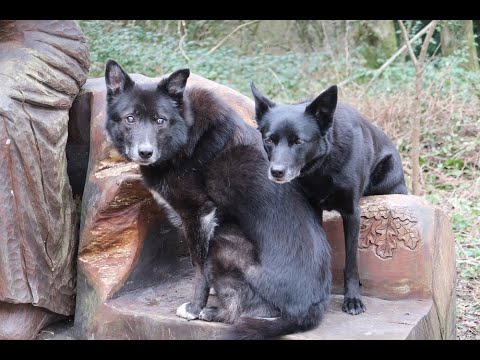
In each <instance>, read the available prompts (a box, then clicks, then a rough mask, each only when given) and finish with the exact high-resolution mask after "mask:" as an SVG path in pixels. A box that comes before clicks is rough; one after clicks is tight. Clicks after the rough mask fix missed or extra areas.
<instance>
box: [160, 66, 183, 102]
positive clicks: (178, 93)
mask: <svg viewBox="0 0 480 360" xmlns="http://www.w3.org/2000/svg"><path fill="white" fill-rule="evenodd" d="M189 76H190V69H180V70H177V71H175V72H173V73H172V74H171V75H170V76H169V77H168V78H167V79H165V80H163V81H161V82H160V84H158V88H159V89H163V90H164V91H166V92H167V94H168V95H170V96H171V97H172V98H173V99H175V100H176V101H181V100H182V99H183V92H184V90H185V86H186V84H187V79H188V77H189Z"/></svg>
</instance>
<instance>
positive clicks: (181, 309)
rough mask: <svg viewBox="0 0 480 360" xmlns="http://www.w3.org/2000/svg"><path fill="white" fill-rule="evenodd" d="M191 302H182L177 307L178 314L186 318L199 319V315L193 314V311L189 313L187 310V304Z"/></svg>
mask: <svg viewBox="0 0 480 360" xmlns="http://www.w3.org/2000/svg"><path fill="white" fill-rule="evenodd" d="M189 304H190V303H189V302H186V303H185V304H182V305H180V306H179V307H178V309H177V316H179V317H181V318H184V319H187V320H195V319H198V316H196V315H194V314H192V313H189V312H188V311H187V306H188V305H189Z"/></svg>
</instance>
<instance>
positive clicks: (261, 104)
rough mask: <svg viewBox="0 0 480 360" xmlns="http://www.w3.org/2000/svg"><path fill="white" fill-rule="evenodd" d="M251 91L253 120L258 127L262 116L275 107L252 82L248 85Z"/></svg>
mask: <svg viewBox="0 0 480 360" xmlns="http://www.w3.org/2000/svg"><path fill="white" fill-rule="evenodd" d="M250 88H251V89H252V94H253V99H254V100H255V118H256V120H257V123H258V125H260V124H261V122H262V118H263V115H265V113H266V112H267V111H268V110H269V109H271V108H273V107H274V106H275V103H274V102H273V101H270V100H268V99H267V98H266V97H265V96H264V95H263V94H262V93H261V92H260V91H259V90H258V89H257V87H256V86H255V84H254V83H253V81H252V82H251V83H250Z"/></svg>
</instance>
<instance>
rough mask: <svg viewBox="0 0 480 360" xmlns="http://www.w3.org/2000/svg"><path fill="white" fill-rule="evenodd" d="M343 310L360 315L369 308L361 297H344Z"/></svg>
mask: <svg viewBox="0 0 480 360" xmlns="http://www.w3.org/2000/svg"><path fill="white" fill-rule="evenodd" d="M342 310H343V311H345V312H346V313H348V314H350V315H358V314H361V313H363V312H365V311H366V310H367V308H366V307H365V305H364V304H363V302H362V300H361V299H360V298H348V297H346V298H344V299H343V306H342Z"/></svg>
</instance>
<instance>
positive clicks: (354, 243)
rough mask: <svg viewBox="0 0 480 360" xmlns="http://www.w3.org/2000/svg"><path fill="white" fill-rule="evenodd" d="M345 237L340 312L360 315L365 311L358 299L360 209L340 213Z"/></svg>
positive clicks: (360, 300)
mask: <svg viewBox="0 0 480 360" xmlns="http://www.w3.org/2000/svg"><path fill="white" fill-rule="evenodd" d="M341 215H342V220H343V231H344V236H345V269H344V274H343V275H344V283H345V293H344V298H343V306H342V310H343V311H345V312H346V313H349V314H351V315H357V314H361V313H362V312H364V311H365V310H366V308H365V305H364V304H363V302H362V299H361V297H360V288H359V287H360V278H359V276H358V265H357V248H358V235H359V231H360V208H359V207H358V206H355V208H354V210H353V212H352V213H342V214H341Z"/></svg>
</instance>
